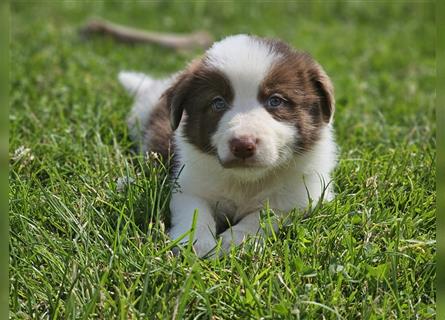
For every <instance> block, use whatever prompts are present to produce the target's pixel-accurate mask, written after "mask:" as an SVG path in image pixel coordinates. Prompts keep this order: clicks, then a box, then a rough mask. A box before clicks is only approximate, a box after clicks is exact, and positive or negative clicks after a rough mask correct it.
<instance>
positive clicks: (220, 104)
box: [212, 97, 227, 111]
mask: <svg viewBox="0 0 445 320" xmlns="http://www.w3.org/2000/svg"><path fill="white" fill-rule="evenodd" d="M212 108H213V110H215V111H222V110H225V109H226V108H227V103H226V101H225V100H224V99H223V98H221V97H216V98H214V99H213V100H212Z"/></svg>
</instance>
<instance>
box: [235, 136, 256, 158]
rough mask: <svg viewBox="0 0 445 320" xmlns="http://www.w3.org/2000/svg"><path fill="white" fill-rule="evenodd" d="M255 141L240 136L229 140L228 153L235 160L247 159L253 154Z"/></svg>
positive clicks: (251, 138)
mask: <svg viewBox="0 0 445 320" xmlns="http://www.w3.org/2000/svg"><path fill="white" fill-rule="evenodd" d="M255 150H256V141H255V139H254V138H253V137H249V136H242V137H238V138H233V139H232V140H230V151H232V153H233V155H234V156H235V157H237V158H241V159H247V158H250V157H251V156H253V155H254V154H255Z"/></svg>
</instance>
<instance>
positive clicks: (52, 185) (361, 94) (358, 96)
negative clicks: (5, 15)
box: [9, 1, 436, 319]
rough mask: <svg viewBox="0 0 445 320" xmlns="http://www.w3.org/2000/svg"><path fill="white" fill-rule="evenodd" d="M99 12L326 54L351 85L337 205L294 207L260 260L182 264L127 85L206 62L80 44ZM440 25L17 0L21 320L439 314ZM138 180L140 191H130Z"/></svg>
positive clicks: (164, 190)
mask: <svg viewBox="0 0 445 320" xmlns="http://www.w3.org/2000/svg"><path fill="white" fill-rule="evenodd" d="M94 15H95V16H101V17H104V18H108V19H111V20H113V21H116V22H120V23H125V24H129V25H134V26H136V27H141V28H147V29H155V30H164V31H177V32H187V31H191V30H195V29H208V30H209V31H211V32H212V33H213V34H214V35H215V37H216V38H220V37H222V36H224V35H228V34H233V33H241V32H249V33H254V34H258V35H262V36H276V37H280V38H282V39H284V40H286V41H288V42H290V43H291V44H292V45H294V46H295V47H298V48H301V49H304V50H307V51H309V52H311V53H312V54H313V56H314V57H315V58H316V59H317V60H318V61H320V63H321V64H322V65H323V66H324V67H325V69H326V70H327V72H328V74H329V75H330V76H331V78H332V80H333V82H334V85H335V87H336V98H337V111H336V120H335V128H336V136H337V141H338V143H339V145H340V147H341V153H340V161H339V164H338V168H337V170H336V172H335V179H334V182H333V183H334V184H335V189H336V192H337V196H336V198H335V200H334V201H332V202H331V203H328V204H325V205H324V206H322V207H321V208H318V209H317V210H315V211H314V212H313V213H312V215H310V216H309V217H306V218H304V217H303V216H302V214H301V213H300V212H297V211H295V212H292V213H291V216H292V224H291V225H289V226H286V227H282V228H280V230H279V232H278V233H277V234H276V236H275V237H271V238H269V239H268V240H267V245H266V247H265V248H263V249H261V250H260V249H257V248H255V246H253V245H252V243H247V244H246V245H245V246H244V247H242V248H239V249H237V250H234V251H233V252H232V254H231V255H230V256H228V257H226V258H223V259H220V260H199V259H197V258H196V257H195V256H194V255H193V254H190V253H188V252H185V253H184V255H183V256H181V257H174V256H172V254H171V252H170V250H169V249H170V248H171V241H170V240H169V239H168V238H167V236H166V235H165V231H166V230H167V228H168V210H167V208H168V205H167V204H168V200H169V190H170V186H169V183H168V181H167V180H166V174H165V170H164V169H163V168H162V167H160V166H157V165H155V164H154V163H153V161H145V159H142V158H138V157H136V156H134V155H132V154H131V153H130V141H129V139H128V136H127V129H126V126H125V117H126V115H127V112H128V109H129V106H130V103H131V101H130V98H128V97H127V96H126V95H125V93H124V91H123V90H122V89H121V88H120V86H119V85H118V83H117V81H116V74H117V72H118V71H119V70H121V69H130V70H140V71H146V72H150V73H154V74H156V75H165V74H168V73H170V72H173V71H176V70H179V69H181V68H183V67H184V65H185V63H186V62H187V61H188V60H190V59H192V58H193V57H194V56H195V55H196V54H199V53H200V52H199V51H198V52H193V53H181V54H178V53H175V52H171V51H169V50H167V49H161V48H157V47H150V46H142V45H141V46H126V45H123V44H119V43H115V42H113V41H112V40H110V39H107V38H96V37H95V38H92V39H90V40H84V39H81V38H80V37H79V36H78V33H77V28H78V27H79V26H80V25H81V24H82V23H83V22H84V21H85V20H86V19H87V18H88V17H90V16H94ZM434 15H435V7H434V4H433V3H428V2H419V3H414V2H407V3H402V2H396V3H393V4H389V3H384V2H368V3H366V4H363V3H362V4H360V3H357V2H350V3H348V4H346V5H345V4H343V5H342V4H340V3H337V2H329V3H324V4H321V3H319V4H313V5H309V4H308V3H306V4H296V3H284V2H282V3H279V4H272V3H263V4H254V5H252V4H249V3H247V2H243V1H238V2H237V3H227V2H217V3H216V2H205V1H203V2H190V3H188V4H187V3H186V4H181V2H177V3H176V2H159V3H157V2H146V3H136V2H127V3H125V4H120V3H117V2H116V3H101V2H90V3H86V2H85V3H83V4H82V3H80V2H63V3H62V2H61V3H60V4H57V5H56V4H55V3H53V2H46V3H45V2H29V1H28V2H19V1H16V2H14V3H13V4H12V33H11V39H12V43H11V93H10V101H11V111H10V115H9V123H10V132H9V135H10V146H9V148H10V149H9V150H10V151H9V152H10V171H9V213H10V245H9V247H10V289H9V292H10V300H9V307H10V317H11V318H14V319H30V318H49V317H51V318H54V319H78V318H99V319H114V318H116V319H117V318H119V319H138V318H147V319H154V318H159V319H169V318H175V319H180V318H188V319H208V318H212V319H231V318H239V319H248V318H270V319H279V318H295V319H299V318H301V319H336V318H344V319H383V318H384V319H432V318H434V316H435V298H436V297H435V289H436V288H435V279H436V269H435V260H436V243H435V237H436V230H435V202H436V191H435V190H436V189H435V178H436V173H435V159H436V151H435V148H436V146H435V132H436V128H435V113H434V112H435V110H434V103H435V72H436V71H435V67H436V66H435V24H434ZM21 146H23V147H24V148H25V149H22V153H20V152H18V151H17V152H16V150H20V149H19V148H20V147H21ZM19 153H20V154H19ZM122 176H130V177H132V178H134V179H135V182H134V183H133V184H131V185H130V186H129V187H128V188H127V189H125V190H124V191H122V192H118V190H117V185H116V181H117V179H118V178H119V177H122Z"/></svg>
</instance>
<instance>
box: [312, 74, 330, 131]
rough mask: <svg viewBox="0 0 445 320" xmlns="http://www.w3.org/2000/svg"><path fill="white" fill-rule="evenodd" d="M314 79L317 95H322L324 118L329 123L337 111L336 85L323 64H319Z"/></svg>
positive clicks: (321, 102)
mask: <svg viewBox="0 0 445 320" xmlns="http://www.w3.org/2000/svg"><path fill="white" fill-rule="evenodd" d="M313 81H314V85H315V89H316V91H317V95H318V96H319V97H320V105H321V112H322V114H323V120H324V122H326V123H329V122H331V121H332V118H333V116H334V111H335V98H334V86H333V85H332V82H331V79H329V77H328V75H327V74H326V72H325V71H324V70H323V68H322V67H321V66H318V68H317V71H316V72H315V76H314V77H313Z"/></svg>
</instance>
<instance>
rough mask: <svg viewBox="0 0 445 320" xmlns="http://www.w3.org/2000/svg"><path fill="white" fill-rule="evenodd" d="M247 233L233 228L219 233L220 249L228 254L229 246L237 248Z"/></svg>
mask: <svg viewBox="0 0 445 320" xmlns="http://www.w3.org/2000/svg"><path fill="white" fill-rule="evenodd" d="M247 235H248V234H247V233H246V232H244V231H241V230H237V229H235V228H234V227H233V228H229V229H227V230H226V231H224V232H223V233H221V235H220V237H221V241H222V243H221V248H222V249H223V250H224V251H226V252H228V251H229V250H230V247H231V246H235V247H236V246H239V245H240V244H241V243H243V242H244V240H245V239H246V237H247Z"/></svg>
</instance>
